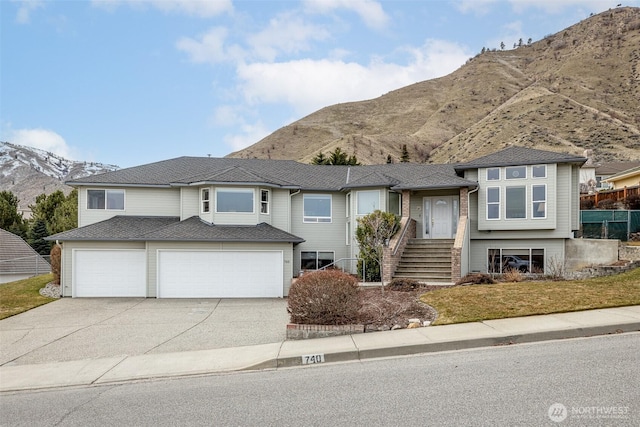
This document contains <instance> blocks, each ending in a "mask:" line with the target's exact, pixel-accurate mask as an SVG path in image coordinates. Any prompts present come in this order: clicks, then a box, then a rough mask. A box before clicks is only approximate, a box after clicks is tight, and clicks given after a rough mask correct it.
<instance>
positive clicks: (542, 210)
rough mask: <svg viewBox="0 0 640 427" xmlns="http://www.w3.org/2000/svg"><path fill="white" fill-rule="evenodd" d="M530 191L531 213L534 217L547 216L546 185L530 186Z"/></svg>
mask: <svg viewBox="0 0 640 427" xmlns="http://www.w3.org/2000/svg"><path fill="white" fill-rule="evenodd" d="M531 193H532V202H533V204H532V208H533V209H532V212H533V213H532V215H531V216H533V217H534V218H546V217H547V209H546V207H547V203H546V202H547V187H546V186H545V185H533V186H531Z"/></svg>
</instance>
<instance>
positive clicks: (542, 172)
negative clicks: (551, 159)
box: [531, 165, 547, 178]
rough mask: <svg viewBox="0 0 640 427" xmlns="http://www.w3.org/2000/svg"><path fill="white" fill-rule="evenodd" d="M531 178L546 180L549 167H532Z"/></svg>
mask: <svg viewBox="0 0 640 427" xmlns="http://www.w3.org/2000/svg"><path fill="white" fill-rule="evenodd" d="M531 176H533V177H534V178H546V177H547V165H536V166H531Z"/></svg>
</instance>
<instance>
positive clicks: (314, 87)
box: [237, 40, 470, 114]
mask: <svg viewBox="0 0 640 427" xmlns="http://www.w3.org/2000/svg"><path fill="white" fill-rule="evenodd" d="M406 51H407V52H408V53H409V54H410V55H411V61H409V63H407V64H406V65H401V64H393V63H385V62H383V61H381V60H375V61H372V62H371V63H370V64H368V65H361V64H358V63H354V62H343V61H340V60H329V59H322V60H311V59H303V60H295V61H288V62H281V63H253V64H243V65H240V66H239V67H238V70H237V74H238V79H239V82H240V83H239V85H238V90H239V91H240V92H241V93H242V94H243V96H244V98H245V100H246V101H247V102H248V103H249V104H252V105H258V104H263V103H284V104H288V105H290V106H292V108H294V109H295V111H296V113H297V114H308V113H310V112H312V111H315V110H317V109H319V108H322V107H325V106H327V105H331V104H336V103H340V102H347V101H356V100H363V99H369V98H374V97H377V96H380V95H382V94H383V93H386V92H388V91H390V90H393V89H397V88H400V87H403V86H406V85H409V84H412V83H415V82H417V81H422V80H427V79H432V78H435V77H440V76H442V75H445V74H448V73H450V72H452V71H454V70H455V69H456V68H458V67H460V66H461V65H462V64H464V62H465V61H466V60H467V59H468V58H469V56H470V55H469V53H467V52H465V51H464V49H463V48H462V47H460V46H458V45H456V44H454V43H450V42H444V41H438V40H429V41H427V42H426V43H425V45H424V46H422V47H421V48H412V49H406Z"/></svg>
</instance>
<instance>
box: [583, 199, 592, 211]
mask: <svg viewBox="0 0 640 427" xmlns="http://www.w3.org/2000/svg"><path fill="white" fill-rule="evenodd" d="M594 206H595V203H594V202H593V200H591V199H581V200H580V210H583V211H587V210H589V209H593V208H594Z"/></svg>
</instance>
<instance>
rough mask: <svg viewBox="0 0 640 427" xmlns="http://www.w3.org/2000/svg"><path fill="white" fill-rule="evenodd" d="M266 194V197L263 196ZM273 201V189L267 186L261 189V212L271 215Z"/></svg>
mask: <svg viewBox="0 0 640 427" xmlns="http://www.w3.org/2000/svg"><path fill="white" fill-rule="evenodd" d="M263 195H266V199H265V198H264V197H263ZM270 202H271V191H269V190H268V189H266V188H261V189H260V214H261V215H269V205H270Z"/></svg>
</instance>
